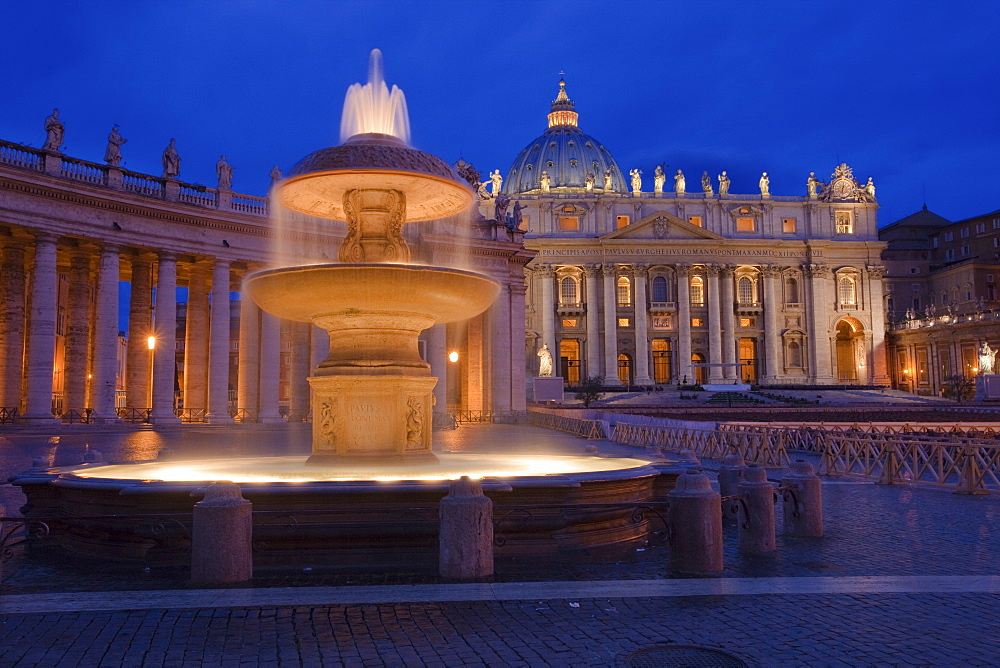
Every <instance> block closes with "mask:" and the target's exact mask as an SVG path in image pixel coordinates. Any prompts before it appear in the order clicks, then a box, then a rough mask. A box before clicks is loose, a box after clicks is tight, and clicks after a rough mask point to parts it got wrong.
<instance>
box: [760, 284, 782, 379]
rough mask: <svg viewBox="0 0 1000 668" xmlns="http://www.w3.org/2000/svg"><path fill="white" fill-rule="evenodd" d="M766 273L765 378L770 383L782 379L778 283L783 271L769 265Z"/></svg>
mask: <svg viewBox="0 0 1000 668" xmlns="http://www.w3.org/2000/svg"><path fill="white" fill-rule="evenodd" d="M763 272H764V378H765V380H767V381H770V382H775V383H776V382H778V381H779V380H780V379H781V369H782V360H781V357H782V355H781V324H780V318H781V304H780V300H779V298H778V294H779V290H778V281H779V280H780V277H781V270H780V269H779V268H778V267H775V266H774V265H767V266H765V267H764V268H763Z"/></svg>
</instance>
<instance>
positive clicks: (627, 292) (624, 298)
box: [617, 276, 632, 306]
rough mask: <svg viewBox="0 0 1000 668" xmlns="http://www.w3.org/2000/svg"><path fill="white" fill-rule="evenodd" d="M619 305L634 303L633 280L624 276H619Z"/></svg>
mask: <svg viewBox="0 0 1000 668" xmlns="http://www.w3.org/2000/svg"><path fill="white" fill-rule="evenodd" d="M617 295H618V306H631V305H632V281H630V280H628V279H627V278H625V277H624V276H620V277H619V278H618V291H617Z"/></svg>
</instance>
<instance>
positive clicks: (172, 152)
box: [162, 139, 181, 179]
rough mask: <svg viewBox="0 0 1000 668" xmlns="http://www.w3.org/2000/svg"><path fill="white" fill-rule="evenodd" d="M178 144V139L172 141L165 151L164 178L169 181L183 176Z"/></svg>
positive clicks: (163, 160) (163, 159)
mask: <svg viewBox="0 0 1000 668" xmlns="http://www.w3.org/2000/svg"><path fill="white" fill-rule="evenodd" d="M176 143H177V140H176V139H171V140H170V143H169V144H167V147H166V148H165V149H163V158H162V162H163V176H164V177H165V178H168V179H176V178H177V177H178V176H180V175H181V157H180V156H179V155H178V154H177V146H176Z"/></svg>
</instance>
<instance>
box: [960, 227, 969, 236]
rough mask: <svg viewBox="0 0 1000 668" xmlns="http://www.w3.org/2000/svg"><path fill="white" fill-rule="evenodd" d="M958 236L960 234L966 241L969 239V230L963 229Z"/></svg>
mask: <svg viewBox="0 0 1000 668" xmlns="http://www.w3.org/2000/svg"><path fill="white" fill-rule="evenodd" d="M960 234H961V237H962V238H963V239H968V238H969V228H968V227H963V228H962V231H961V233H960Z"/></svg>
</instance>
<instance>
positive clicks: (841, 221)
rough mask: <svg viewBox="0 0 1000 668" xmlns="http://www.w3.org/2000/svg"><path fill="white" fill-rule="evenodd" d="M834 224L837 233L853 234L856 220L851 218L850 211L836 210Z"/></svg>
mask: <svg viewBox="0 0 1000 668" xmlns="http://www.w3.org/2000/svg"><path fill="white" fill-rule="evenodd" d="M833 219H834V224H835V225H836V229H837V234H853V233H854V221H853V220H852V219H851V212H850V211H835V212H834V214H833Z"/></svg>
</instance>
